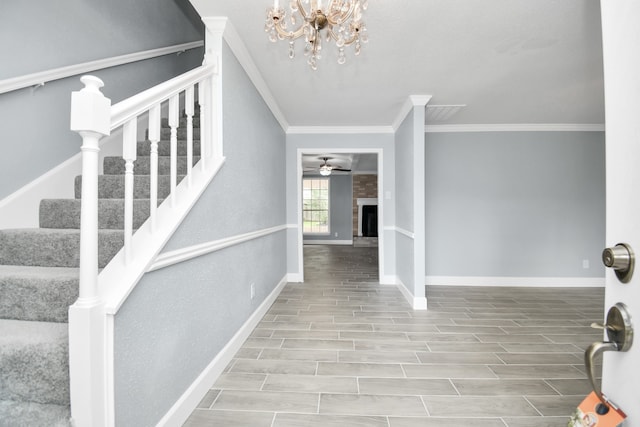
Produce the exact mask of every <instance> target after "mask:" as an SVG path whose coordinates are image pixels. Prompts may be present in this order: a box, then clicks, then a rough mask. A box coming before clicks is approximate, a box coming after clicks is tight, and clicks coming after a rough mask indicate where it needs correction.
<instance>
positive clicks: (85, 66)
mask: <svg viewBox="0 0 640 427" xmlns="http://www.w3.org/2000/svg"><path fill="white" fill-rule="evenodd" d="M202 46H204V42H203V41H202V40H198V41H194V42H188V43H181V44H177V45H173V46H166V47H160V48H157V49H150V50H144V51H141V52H134V53H127V54H125V55H119V56H114V57H111V58H104V59H98V60H95V61H89V62H82V63H80V64H73V65H67V66H65V67H59V68H54V69H51V70H46V71H39V72H36V73H31V74H25V75H23V76H18V77H11V78H8V79H4V80H0V94H3V93H8V92H13V91H14V90H19V89H24V88H28V87H39V86H44V85H45V84H46V83H49V82H52V81H56V80H61V79H65V78H68V77H73V76H79V75H82V74H85V73H90V72H92V71H96V70H103V69H105V68H111V67H116V66H119V65H124V64H130V63H132V62H138V61H144V60H146V59H152V58H156V57H159V56H164V55H169V54H172V53H177V54H180V53H183V52H186V51H187V50H191V49H196V48H199V47H202Z"/></svg>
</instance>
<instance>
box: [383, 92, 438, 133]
mask: <svg viewBox="0 0 640 427" xmlns="http://www.w3.org/2000/svg"><path fill="white" fill-rule="evenodd" d="M430 100H431V95H410V96H409V97H407V99H406V100H405V101H404V103H403V104H402V107H400V111H398V115H397V116H396V119H395V120H394V121H393V123H392V124H391V128H392V129H393V132H394V133H395V132H396V131H397V130H398V128H400V125H401V124H402V122H403V121H404V119H405V118H406V117H407V114H409V112H410V111H411V110H412V109H413V108H414V107H419V106H422V107H426V105H427V103H429V101H430Z"/></svg>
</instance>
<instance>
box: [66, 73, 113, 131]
mask: <svg viewBox="0 0 640 427" xmlns="http://www.w3.org/2000/svg"><path fill="white" fill-rule="evenodd" d="M80 81H81V82H82V83H84V85H85V86H84V88H82V89H81V90H80V91H77V92H73V93H72V94H71V130H72V131H75V132H79V133H94V134H98V135H100V136H105V135H109V134H110V133H111V100H110V99H109V98H107V97H105V96H104V95H103V94H102V92H100V88H101V87H102V86H104V83H103V81H102V80H100V79H99V78H98V77H95V76H82V77H81V78H80Z"/></svg>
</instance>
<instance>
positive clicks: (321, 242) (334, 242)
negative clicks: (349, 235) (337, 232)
mask: <svg viewBox="0 0 640 427" xmlns="http://www.w3.org/2000/svg"><path fill="white" fill-rule="evenodd" d="M302 243H303V244H305V245H344V246H351V245H353V240H304V241H303V242H302Z"/></svg>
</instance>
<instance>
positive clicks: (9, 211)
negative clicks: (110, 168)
mask: <svg viewBox="0 0 640 427" xmlns="http://www.w3.org/2000/svg"><path fill="white" fill-rule="evenodd" d="M114 148H115V151H114ZM113 152H118V153H121V152H122V129H117V130H116V131H114V132H112V133H111V135H109V136H107V137H105V138H102V139H101V140H100V159H102V158H104V156H107V155H113V154H112V153H113ZM99 172H100V173H102V161H101V162H100V171H99ZM81 174H82V154H81V153H77V154H75V155H73V156H72V157H70V158H68V159H67V160H65V161H63V162H62V163H60V164H59V165H57V166H55V167H53V168H52V169H50V170H49V171H47V172H45V173H44V174H43V175H40V176H39V177H37V178H36V179H34V180H33V181H31V182H29V183H28V184H26V185H24V186H23V187H21V188H20V189H18V190H16V191H15V192H13V193H11V194H10V195H8V196H7V197H5V198H4V199H2V200H0V229H8V228H38V227H39V225H40V219H39V206H40V201H42V199H74V198H75V190H74V184H73V183H74V180H75V177H76V176H78V175H81Z"/></svg>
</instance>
